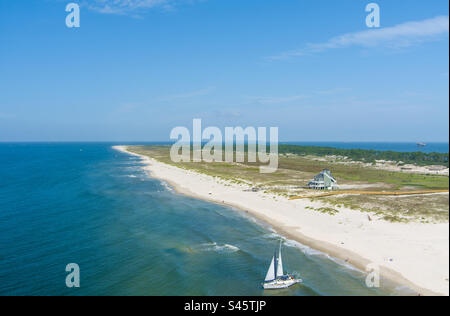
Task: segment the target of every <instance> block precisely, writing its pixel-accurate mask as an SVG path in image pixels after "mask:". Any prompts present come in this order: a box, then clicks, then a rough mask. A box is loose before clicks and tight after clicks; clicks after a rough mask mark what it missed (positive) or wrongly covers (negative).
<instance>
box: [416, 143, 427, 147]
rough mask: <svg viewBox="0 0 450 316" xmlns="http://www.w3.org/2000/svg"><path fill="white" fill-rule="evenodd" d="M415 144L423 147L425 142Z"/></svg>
mask: <svg viewBox="0 0 450 316" xmlns="http://www.w3.org/2000/svg"><path fill="white" fill-rule="evenodd" d="M416 145H417V146H419V147H425V146H426V145H427V144H425V143H416Z"/></svg>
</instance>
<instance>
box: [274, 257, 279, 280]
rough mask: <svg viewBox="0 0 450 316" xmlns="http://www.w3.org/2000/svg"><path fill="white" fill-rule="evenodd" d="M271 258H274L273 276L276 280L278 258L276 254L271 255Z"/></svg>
mask: <svg viewBox="0 0 450 316" xmlns="http://www.w3.org/2000/svg"><path fill="white" fill-rule="evenodd" d="M273 257H274V258H275V264H274V265H273V275H274V277H275V279H276V278H277V267H278V258H277V252H276V251H275V253H274V254H273Z"/></svg>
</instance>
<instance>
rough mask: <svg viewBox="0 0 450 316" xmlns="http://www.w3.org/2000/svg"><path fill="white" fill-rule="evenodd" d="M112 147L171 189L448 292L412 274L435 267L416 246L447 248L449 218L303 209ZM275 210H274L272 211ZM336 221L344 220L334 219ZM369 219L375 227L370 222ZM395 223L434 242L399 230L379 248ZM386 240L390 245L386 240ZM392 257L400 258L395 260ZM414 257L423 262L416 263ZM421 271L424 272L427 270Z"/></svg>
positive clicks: (387, 274)
mask: <svg viewBox="0 0 450 316" xmlns="http://www.w3.org/2000/svg"><path fill="white" fill-rule="evenodd" d="M113 148H114V149H116V150H119V151H122V152H126V153H128V154H131V155H135V156H139V157H141V158H142V159H143V163H144V165H145V167H144V168H145V169H146V170H147V171H149V172H150V173H151V175H152V176H153V177H155V178H158V179H161V180H164V181H166V182H167V183H169V184H170V185H171V186H172V187H173V188H174V189H175V191H176V192H179V193H182V194H185V195H188V196H191V197H195V198H199V199H203V200H206V201H209V202H213V203H217V204H221V205H228V206H232V207H234V208H237V209H239V210H243V211H245V212H247V213H249V214H251V215H252V216H254V217H255V218H257V219H259V220H261V221H263V222H265V223H268V224H270V225H271V226H272V227H274V228H275V229H276V230H277V232H279V233H281V234H282V235H284V236H286V237H288V238H290V239H293V240H296V241H298V242H300V243H302V244H305V245H307V246H310V247H311V248H314V249H316V250H319V251H322V252H324V253H327V254H329V255H331V256H333V257H336V258H339V259H342V260H344V261H345V262H347V263H348V264H351V265H353V266H355V267H357V268H358V269H360V270H362V271H364V270H365V267H366V266H367V264H368V263H371V262H375V263H377V264H378V265H379V266H380V268H381V274H382V276H383V277H384V278H386V279H388V280H390V281H392V282H394V283H396V284H399V285H403V286H407V287H409V288H411V289H413V290H414V291H416V292H417V293H420V294H422V295H437V294H438V293H439V294H443V295H448V283H447V286H445V284H443V283H442V282H445V281H443V280H441V281H440V282H439V280H437V279H435V280H432V281H431V280H429V279H426V277H424V276H423V275H416V274H417V273H418V272H419V271H421V270H423V269H424V268H425V269H426V270H427V272H429V273H430V275H432V274H433V269H436V268H437V267H434V266H433V265H432V262H430V259H433V258H431V257H428V256H421V254H422V253H424V252H425V251H424V250H422V248H421V247H425V248H427V247H438V248H439V249H436V250H437V251H441V248H442V249H445V247H446V248H447V249H448V239H447V240H446V241H445V240H441V241H440V242H439V244H437V245H436V243H435V240H436V238H441V236H442V235H441V234H442V232H445V231H446V232H447V233H446V234H447V236H448V224H436V225H434V226H430V225H428V226H427V225H422V224H421V225H417V224H408V225H410V226H406V225H404V224H398V223H397V224H393V223H386V222H382V221H375V222H371V223H368V222H367V215H366V214H362V213H359V212H356V211H352V210H349V211H348V212H345V214H343V215H339V216H341V217H342V218H339V217H338V216H336V217H334V216H330V215H325V214H316V213H314V214H312V213H309V212H305V206H306V205H309V204H310V202H308V201H287V200H284V199H282V198H280V197H278V198H277V200H274V198H273V197H272V196H271V195H270V194H263V193H261V192H259V193H251V192H243V190H242V188H241V187H239V186H232V185H229V184H227V185H226V186H225V185H224V184H223V183H219V182H218V181H217V180H215V179H214V178H212V177H210V176H207V175H204V174H198V173H195V172H193V171H188V170H184V169H180V168H177V167H174V166H170V165H167V164H164V163H161V162H158V161H156V160H154V159H151V158H148V157H146V156H142V155H138V154H135V153H133V152H130V151H127V149H126V146H114V147H113ZM315 203H317V202H315ZM274 210H277V211H278V212H274ZM339 221H342V222H343V223H339ZM299 223H300V225H299ZM369 225H370V226H376V227H374V228H372V227H370V226H369ZM411 225H412V226H411ZM361 227H362V228H361ZM398 229H401V230H403V234H405V235H407V236H408V237H409V236H410V237H411V239H412V240H415V239H417V236H420V235H423V236H429V235H430V234H431V235H432V236H433V243H431V242H430V244H428V243H427V244H425V245H423V244H421V243H420V240H421V239H420V238H419V239H418V240H417V242H414V245H415V246H412V245H410V243H411V242H412V240H409V238H406V237H404V236H402V237H403V239H405V240H404V242H403V241H402V240H398V241H397V244H395V247H394V248H393V249H392V250H389V251H388V250H384V249H383V248H384V247H385V245H386V244H387V243H389V242H390V239H395V238H397V239H398V238H399V236H397V235H396V231H397V230H398ZM350 231H351V232H350ZM344 241H345V242H344ZM407 245H409V247H408V246H407ZM390 246H394V245H393V244H392V243H391V245H390ZM370 247H373V248H374V249H373V251H370V250H368V249H367V248H370ZM447 251H448V250H447ZM388 256H393V257H395V261H394V262H395V263H392V262H386V260H387V258H388ZM410 257H417V258H416V261H415V265H416V266H415V267H412V265H411V264H410V263H409V262H408V260H410V259H409V258H410ZM397 260H398V261H401V262H400V263H397ZM441 260H443V259H441ZM444 261H445V260H444ZM419 262H420V263H421V264H423V266H424V267H423V266H422V265H419V266H417V265H418V263H419ZM438 266H439V267H438V269H439V271H445V269H446V270H447V272H446V273H447V278H448V260H447V268H445V262H444V263H442V262H440V264H438ZM442 273H445V272H442ZM405 274H406V275H407V276H405ZM423 274H424V275H426V273H423ZM445 288H446V290H445Z"/></svg>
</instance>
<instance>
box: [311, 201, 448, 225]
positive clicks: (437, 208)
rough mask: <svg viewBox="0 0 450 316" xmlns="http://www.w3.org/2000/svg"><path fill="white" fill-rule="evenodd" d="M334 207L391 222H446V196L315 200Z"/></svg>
mask: <svg viewBox="0 0 450 316" xmlns="http://www.w3.org/2000/svg"><path fill="white" fill-rule="evenodd" d="M315 200H317V201H322V202H325V203H327V204H330V205H332V206H333V207H335V208H339V207H346V208H350V209H354V210H358V211H361V212H371V213H374V214H376V215H377V216H379V217H381V218H383V219H384V220H387V221H391V222H407V221H416V222H423V223H430V222H435V223H439V222H448V220H449V207H448V205H449V196H448V194H434V195H413V196H373V195H352V196H350V195H348V196H332V197H327V198H316V199H315Z"/></svg>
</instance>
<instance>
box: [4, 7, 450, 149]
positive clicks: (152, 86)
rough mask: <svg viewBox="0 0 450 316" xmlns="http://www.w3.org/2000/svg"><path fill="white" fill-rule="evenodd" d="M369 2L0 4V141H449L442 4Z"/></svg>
mask: <svg viewBox="0 0 450 316" xmlns="http://www.w3.org/2000/svg"><path fill="white" fill-rule="evenodd" d="M69 2H76V3H79V4H80V5H81V27H80V28H76V29H75V28H72V29H69V28H67V27H66V25H65V19H66V15H67V13H66V12H65V6H66V4H67V3H69ZM370 2H371V1H359V0H340V1H336V0H333V1H331V0H327V1H325V0H282V1H280V0H197V1H196V0H190V1H189V0H184V1H183V0H91V1H64V0H40V1H35V0H26V1H25V0H22V1H19V0H0V141H76V140H80V141H83V140H84V141H107V140H108V141H166V140H168V139H169V134H170V131H171V129H172V128H173V127H175V126H186V127H190V128H191V126H192V119H193V118H201V119H202V120H203V124H204V126H219V127H221V128H223V127H224V126H243V127H245V126H255V127H256V126H267V127H269V126H278V127H279V135H280V140H282V141H448V137H449V135H448V133H449V106H448V103H449V91H448V84H449V82H448V81H449V64H448V60H449V33H448V12H449V7H448V1H443V0H442V1H441V0H434V1H376V2H377V3H378V4H379V6H380V9H381V28H379V29H376V30H374V29H368V28H367V26H366V25H365V18H366V15H367V13H366V12H365V10H364V9H365V6H366V5H367V4H368V3H370Z"/></svg>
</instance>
